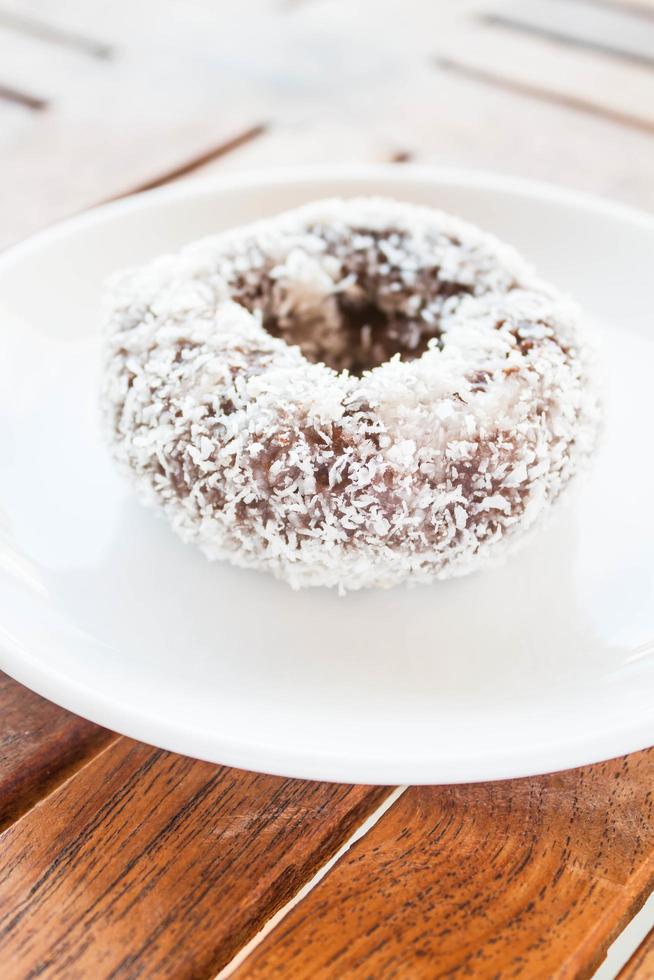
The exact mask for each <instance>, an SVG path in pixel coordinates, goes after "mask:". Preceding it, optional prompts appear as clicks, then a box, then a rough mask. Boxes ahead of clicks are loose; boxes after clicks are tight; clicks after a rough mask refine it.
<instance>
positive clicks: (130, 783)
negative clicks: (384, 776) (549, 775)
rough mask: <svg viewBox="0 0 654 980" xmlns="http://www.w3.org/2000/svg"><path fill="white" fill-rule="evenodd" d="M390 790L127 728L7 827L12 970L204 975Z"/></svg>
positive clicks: (2, 877)
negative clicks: (226, 763)
mask: <svg viewBox="0 0 654 980" xmlns="http://www.w3.org/2000/svg"><path fill="white" fill-rule="evenodd" d="M387 793H388V790H387V789H385V788H382V787H375V788H368V787H361V786H359V787H350V786H340V785H332V784H324V783H308V782H300V781H298V780H289V779H281V778H276V777H272V776H260V775H255V774H252V773H246V772H240V771H238V770H234V769H225V768H220V767H217V766H213V765H210V764H208V763H203V762H196V761H193V760H191V759H186V758H184V757H182V756H177V755H173V754H171V753H166V752H162V751H159V750H156V749H153V748H150V747H148V746H145V745H139V744H137V743H135V742H132V741H130V740H128V739H120V740H119V741H118V742H116V743H115V744H113V745H111V746H110V747H109V748H107V749H106V750H105V751H104V752H103V753H101V754H100V755H98V756H97V757H96V758H95V759H94V760H93V761H92V762H91V763H90V764H89V765H87V766H86V767H85V768H84V769H83V770H81V771H80V772H79V773H78V774H77V776H76V777H75V778H74V779H72V780H69V781H68V782H67V783H65V784H64V785H62V786H61V787H59V789H58V790H57V791H56V792H55V793H53V794H52V795H51V796H49V797H48V798H47V799H46V800H45V801H44V802H43V803H42V804H41V805H40V806H39V807H37V808H35V809H34V810H32V811H30V812H29V813H27V814H26V815H25V816H24V817H23V818H22V819H21V820H19V821H18V822H17V823H15V824H14V825H13V826H12V827H10V828H9V829H8V830H6V831H5V833H4V834H3V835H2V836H1V837H0V849H1V852H2V855H3V858H2V865H1V871H0V962H1V963H2V964H3V976H4V977H7V978H14V977H15V978H18V977H21V978H23V977H27V976H36V975H37V974H41V973H45V974H46V975H47V976H49V977H52V976H65V977H93V978H94V980H95V978H103V977H109V976H112V977H114V976H120V977H121V978H124V977H136V976H156V977H158V978H159V977H174V978H175V980H183V978H186V977H193V978H195V977H208V976H210V975H212V973H213V972H215V971H216V970H217V969H219V968H220V967H221V966H222V965H223V964H224V963H225V962H227V961H228V960H229V959H230V958H231V957H232V955H233V954H234V952H235V951H236V950H237V949H238V948H239V947H240V946H241V945H242V944H243V943H244V942H245V941H246V940H247V939H248V938H249V937H250V936H251V935H252V934H253V933H254V932H256V931H257V930H258V929H259V928H260V926H261V925H262V923H263V922H265V920H266V919H267V918H268V917H269V916H270V915H271V914H272V913H273V912H274V911H275V910H276V909H277V908H278V907H279V906H280V905H282V904H283V903H284V902H286V901H287V900H288V898H289V897H290V896H291V895H293V894H294V893H295V891H296V890H297V889H298V888H299V887H301V885H302V884H303V883H304V881H305V880H306V879H307V878H308V877H310V876H311V875H312V874H313V873H314V871H315V870H316V868H317V867H318V866H319V865H320V864H321V863H323V862H324V861H325V860H327V859H328V858H329V856H330V855H331V854H332V853H333V852H334V851H335V850H336V849H337V848H338V847H339V846H340V844H341V843H342V842H343V840H344V839H345V838H346V837H347V836H348V835H349V833H350V832H351V831H352V830H353V828H354V827H356V826H357V825H358V824H359V823H360V822H361V821H362V820H363V819H364V818H365V817H366V816H367V814H368V813H369V812H370V811H371V810H372V809H374V808H375V807H376V806H377V805H378V804H379V803H380V802H381V801H382V800H383V798H384V797H385V796H386V795H387Z"/></svg>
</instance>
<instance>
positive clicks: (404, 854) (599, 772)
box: [234, 750, 654, 980]
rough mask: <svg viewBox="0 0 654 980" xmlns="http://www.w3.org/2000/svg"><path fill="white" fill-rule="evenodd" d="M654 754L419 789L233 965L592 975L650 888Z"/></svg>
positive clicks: (311, 970) (354, 971)
mask: <svg viewBox="0 0 654 980" xmlns="http://www.w3.org/2000/svg"><path fill="white" fill-rule="evenodd" d="M653 786H654V750H650V751H649V752H642V753H639V754H636V755H633V756H629V757H627V758H625V759H619V760H615V761H613V762H608V763H604V764H601V765H598V766H592V767H586V768H583V769H579V770H573V771H569V772H565V773H557V774H554V775H551V776H544V777H540V778H536V779H524V780H512V781H507V782H501V783H487V784H481V785H471V786H450V787H432V788H428V787H422V788H421V787H415V788H412V789H409V790H408V791H407V792H406V793H405V794H404V795H403V796H402V797H401V798H400V799H399V801H398V802H397V803H396V804H395V805H394V806H393V807H391V809H390V810H388V811H387V813H386V814H385V815H384V816H383V817H382V819H381V820H380V821H379V822H378V823H377V824H376V825H375V827H374V828H373V829H372V830H371V831H370V833H369V834H368V835H366V836H365V837H364V838H363V839H362V840H360V841H359V842H358V843H357V844H355V845H354V846H353V847H352V848H351V849H350V850H349V851H348V852H347V853H346V854H345V855H344V856H343V858H341V860H340V861H339V862H338V863H337V864H336V865H335V867H334V868H333V870H332V871H331V872H330V873H329V874H328V875H327V876H326V877H325V878H324V879H323V880H322V881H321V882H320V883H319V884H318V886H317V887H316V888H315V889H313V891H312V892H310V893H309V895H308V896H307V898H306V899H305V900H304V901H303V902H301V903H300V904H299V905H297V906H296V907H295V908H294V909H293V910H292V911H291V912H290V913H289V914H288V916H287V917H286V918H285V919H283V920H282V921H281V922H280V924H279V925H278V926H277V928H276V929H275V930H274V932H272V933H271V934H270V935H269V936H268V937H267V938H266V939H265V940H264V941H263V943H262V944H261V945H260V946H259V947H258V948H257V949H255V951H254V952H253V953H252V955H251V956H250V957H249V958H248V959H246V960H245V962H244V963H243V964H242V966H241V967H240V968H239V969H238V970H237V971H236V972H235V974H234V977H235V978H238V980H258V978H266V980H267V978H271V977H282V976H283V977H284V978H285V980H292V978H305V977H312V978H313V980H317V978H323V980H324V978H330V980H331V978H334V980H336V978H344V977H375V978H376V980H382V978H386V977H396V976H407V977H411V978H412V980H419V978H423V977H424V978H433V977H436V976H447V977H463V976H474V977H483V978H486V977H499V976H502V977H524V978H529V980H532V978H535V977H539V978H540V977H543V978H544V977H548V978H550V977H575V978H582V977H589V976H590V975H591V973H592V972H593V970H594V968H595V967H596V966H597V965H598V963H599V962H600V960H601V959H602V958H603V956H604V955H605V952H606V949H607V947H608V945H609V944H610V943H611V942H612V940H613V939H614V938H615V936H616V935H617V933H618V932H620V931H621V929H622V928H623V927H624V925H625V924H626V922H627V921H628V919H630V918H631V916H632V915H633V914H634V913H635V912H636V911H637V909H638V908H639V907H640V905H641V904H642V903H643V901H644V900H645V898H646V897H647V894H648V893H649V891H650V889H651V887H652V885H653V884H654V809H653V803H652V789H653Z"/></svg>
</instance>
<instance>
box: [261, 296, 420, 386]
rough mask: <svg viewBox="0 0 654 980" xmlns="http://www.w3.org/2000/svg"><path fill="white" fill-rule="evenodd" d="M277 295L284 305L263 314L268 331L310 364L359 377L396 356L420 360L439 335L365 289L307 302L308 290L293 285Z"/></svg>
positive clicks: (281, 304) (271, 308)
mask: <svg viewBox="0 0 654 980" xmlns="http://www.w3.org/2000/svg"><path fill="white" fill-rule="evenodd" d="M275 292H276V295H277V299H278V302H277V303H273V304H271V306H270V307H268V308H267V309H265V310H264V311H263V312H264V315H263V319H262V322H263V326H264V328H265V329H266V330H267V332H268V333H270V334H272V336H273V337H281V338H282V339H283V340H285V341H286V343H288V344H292V345H296V346H298V347H299V348H300V349H301V350H302V352H303V354H304V356H305V357H306V358H307V360H309V361H312V362H314V363H323V364H326V365H327V366H328V367H331V368H333V369H334V370H336V371H344V370H347V371H348V372H349V373H350V374H352V375H355V376H358V377H360V376H361V375H362V374H364V372H366V371H370V370H372V368H375V367H378V366H379V365H381V364H384V363H386V362H387V361H389V360H390V359H391V358H392V357H393V356H394V355H396V354H397V355H399V357H400V359H401V360H412V359H414V358H416V357H420V355H421V354H422V353H423V352H424V351H425V350H426V349H427V344H428V342H429V340H431V339H432V338H433V337H438V336H439V333H438V331H437V330H436V329H430V330H427V329H424V327H423V328H422V329H421V325H419V324H417V323H416V322H415V321H414V320H412V319H410V318H408V317H406V316H404V315H402V314H401V313H398V312H397V311H393V310H389V309H387V308H384V306H383V305H382V304H381V303H379V302H378V301H376V299H377V298H376V297H374V296H369V295H366V294H365V293H362V292H361V291H360V290H356V291H355V290H348V291H344V292H338V291H337V292H332V293H331V294H327V295H323V296H320V297H315V298H313V299H312V300H311V301H307V297H306V293H305V292H304V291H303V289H302V288H298V285H297V284H294V283H293V282H289V281H288V280H287V281H285V282H284V283H283V284H278V286H277V288H276V290H275Z"/></svg>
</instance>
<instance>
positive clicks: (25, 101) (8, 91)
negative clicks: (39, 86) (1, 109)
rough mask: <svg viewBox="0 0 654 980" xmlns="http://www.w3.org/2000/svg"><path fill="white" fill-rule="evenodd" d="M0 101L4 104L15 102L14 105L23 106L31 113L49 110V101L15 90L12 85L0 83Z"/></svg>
mask: <svg viewBox="0 0 654 980" xmlns="http://www.w3.org/2000/svg"><path fill="white" fill-rule="evenodd" d="M0 99H2V101H3V102H13V103H14V105H19V106H22V107H23V109H29V110H30V111H31V112H42V111H43V110H44V109H47V108H48V100H47V99H43V98H41V96H39V95H32V93H31V92H24V91H23V90H22V89H18V88H14V87H13V86H11V85H3V84H2V83H0Z"/></svg>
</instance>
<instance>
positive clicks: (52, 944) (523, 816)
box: [0, 0, 654, 980]
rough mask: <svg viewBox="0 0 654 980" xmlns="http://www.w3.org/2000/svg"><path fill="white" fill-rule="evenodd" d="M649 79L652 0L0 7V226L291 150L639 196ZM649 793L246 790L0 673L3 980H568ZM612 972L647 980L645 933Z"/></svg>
mask: <svg viewBox="0 0 654 980" xmlns="http://www.w3.org/2000/svg"><path fill="white" fill-rule="evenodd" d="M653 66H654V5H653V4H652V2H651V0H640V2H638V3H637V2H636V0H631V2H629V3H626V2H625V3H623V4H621V3H619V0H616V2H615V3H614V4H611V3H609V2H608V0H605V2H600V0H525V2H522V3H515V2H514V3H506V2H495V3H485V2H483V0H465V2H458V3H457V2H454V0H452V2H431V3H430V2H428V0H424V2H419V0H403V2H402V3H401V4H397V3H393V2H391V0H377V2H374V0H362V2H357V3H354V2H346V0H305V2H302V0H247V2H243V0H241V2H240V3H238V2H237V0H223V2H221V3H215V2H214V3H212V2H210V0H156V2H155V0H132V2H131V3H124V4H120V3H110V2H101V0H93V2H89V0H87V2H84V0H3V3H2V5H1V6H0V177H1V178H2V180H1V182H0V186H1V187H2V188H3V196H2V198H1V205H0V218H1V221H0V238H1V239H2V244H8V243H9V242H11V241H12V240H15V239H17V238H19V237H21V236H23V235H25V234H27V233H29V232H31V231H34V230H36V229H37V228H40V227H42V226H43V225H44V224H46V223H48V222H51V221H53V220H55V219H57V218H60V217H63V216H64V215H66V214H69V213H71V212H74V211H76V210H79V209H81V208H83V207H86V206H89V205H92V204H93V203H96V202H97V201H100V200H104V199H107V198H111V197H115V196H118V195H121V194H125V193H128V192H129V191H132V190H135V189H138V188H142V187H149V186H154V185H156V184H160V183H164V182H167V181H170V180H174V179H177V178H178V177H180V176H183V175H186V174H190V173H196V172H198V173H207V172H214V171H223V172H226V171H228V170H230V169H238V170H240V169H241V168H246V167H253V166H260V165H265V166H269V165H279V164H287V163H289V162H316V161H320V162H324V161H332V162H343V161H369V160H394V161H397V162H398V165H400V164H401V162H402V161H406V160H413V159H415V160H417V161H421V162H433V163H438V164H446V165H456V166H461V165H463V166H470V165H472V166H477V167H485V168H490V169H497V170H502V171H505V172H510V173H518V174H523V175H527V176H531V177H540V178H546V179H549V180H554V181H558V182H562V183H566V184H568V185H572V186H574V187H578V188H581V189H586V190H590V191H594V192H599V193H602V194H608V195H610V196H612V197H615V198H618V199H622V200H624V201H627V202H630V203H634V204H638V205H640V206H643V207H649V208H650V209H651V208H654V70H653ZM653 787H654V751H649V752H647V751H645V752H641V753H637V754H635V755H632V756H629V757H628V758H624V759H618V760H615V761H612V762H607V763H604V764H601V765H597V766H592V767H587V768H584V769H580V770H576V771H571V772H565V773H559V774H556V775H550V776H544V777H542V778H536V779H524V780H514V781H510V782H503V783H495V784H485V785H474V786H459V787H456V786H452V787H431V788H421V787H412V788H403V789H394V788H392V787H367V786H339V785H330V784H320V783H310V782H303V781H299V780H292V779H281V778H276V777H270V776H261V775H255V774H252V773H247V772H240V771H236V770H233V769H226V768H220V767H216V766H214V765H209V764H207V763H202V762H196V761H193V760H190V759H186V758H183V757H180V756H175V755H172V754H170V753H168V752H163V751H159V750H157V749H154V748H151V747H149V746H147V745H142V744H138V743H136V742H133V741H131V740H130V739H127V738H124V737H121V736H118V735H115V734H113V733H111V732H108V731H105V730H103V729H101V728H98V727H97V726H95V725H93V724H91V723H90V722H87V721H84V720H82V719H80V718H77V717H75V716H73V715H71V714H69V713H67V712H66V711H63V710H61V709H60V708H58V707H56V706H54V705H52V704H50V703H48V702H46V701H44V700H43V699H41V698H40V697H38V696H36V695H34V694H32V693H30V692H29V691H27V690H25V689H24V688H22V687H20V686H19V685H18V684H16V683H15V682H13V681H12V680H10V679H9V678H7V677H4V678H2V680H1V681H0V829H1V830H2V838H1V843H2V850H1V856H0V964H1V965H0V974H1V975H2V977H3V978H4V980H13V978H28V977H29V978H32V977H37V976H39V977H62V978H76V977H83V978H87V977H88V978H93V980H95V978H109V977H112V978H114V977H116V978H121V980H125V978H132V977H134V978H135V977H157V978H158V977H174V978H187V977H188V978H209V977H215V976H216V975H217V974H218V973H220V975H221V976H226V975H228V974H230V973H231V975H232V976H234V977H237V978H248V980H252V978H255V977H256V978H259V977H261V978H269V977H277V976H278V977H284V978H296V977H297V978H305V977H310V978H315V977H319V978H342V977H362V978H385V977H408V978H423V977H425V978H432V977H436V976H447V977H470V976H472V977H527V978H533V977H566V978H568V977H587V976H590V975H591V974H592V972H593V970H594V968H595V967H596V966H597V965H598V964H599V963H600V961H601V960H602V958H603V956H604V954H605V952H606V949H607V947H608V945H609V944H610V943H611V942H612V940H613V939H614V937H615V936H616V935H617V934H618V933H619V932H620V931H621V930H622V929H623V927H624V926H625V925H626V923H627V922H629V920H630V919H631V917H632V916H633V915H634V914H635V913H636V911H637V910H638V909H639V907H640V906H641V905H642V903H643V902H644V901H645V899H646V898H647V896H648V894H649V893H650V891H651V890H652V887H653V885H654V813H653V802H652V789H653ZM335 856H336V857H338V860H336V861H335V862H334V858H335ZM627 955H628V954H627ZM221 971H222V972H221ZM620 975H621V977H622V978H626V977H629V978H644V977H654V938H652V937H651V936H650V938H649V940H645V942H644V943H643V945H642V946H641V948H640V949H639V950H638V951H637V952H635V953H634V955H633V957H632V959H631V960H630V962H629V964H628V965H626V966H625V967H624V970H623V971H622V973H621V974H620Z"/></svg>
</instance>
